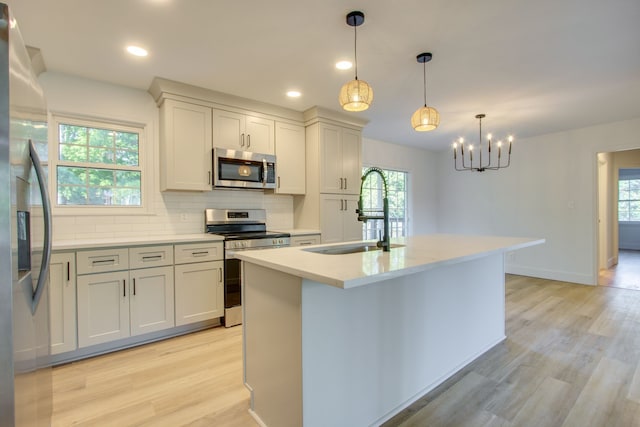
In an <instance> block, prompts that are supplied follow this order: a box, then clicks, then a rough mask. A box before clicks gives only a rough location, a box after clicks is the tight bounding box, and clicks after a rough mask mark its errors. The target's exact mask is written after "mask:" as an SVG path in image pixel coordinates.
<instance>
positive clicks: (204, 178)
mask: <svg viewBox="0 0 640 427" xmlns="http://www.w3.org/2000/svg"><path fill="white" fill-rule="evenodd" d="M211 120H212V109H211V108H209V107H204V106H201V105H195V104H190V103H187V102H182V101H176V100H173V99H166V100H164V102H163V103H162V105H161V107H160V190H162V191H166V190H190V191H208V190H211V178H212V176H211V173H212V171H211V168H212V160H211V147H212V146H211V129H212V127H211Z"/></svg>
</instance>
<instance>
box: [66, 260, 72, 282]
mask: <svg viewBox="0 0 640 427" xmlns="http://www.w3.org/2000/svg"><path fill="white" fill-rule="evenodd" d="M70 281H71V263H70V262H67V283H68V282H70Z"/></svg>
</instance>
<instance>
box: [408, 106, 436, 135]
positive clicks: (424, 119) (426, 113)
mask: <svg viewBox="0 0 640 427" xmlns="http://www.w3.org/2000/svg"><path fill="white" fill-rule="evenodd" d="M439 124H440V113H438V110H436V109H435V108H432V107H427V106H424V107H420V108H418V109H417V110H416V112H415V113H413V116H411V126H412V127H413V129H414V130H417V131H418V132H426V131H430V130H434V129H435V128H437V127H438V125H439Z"/></svg>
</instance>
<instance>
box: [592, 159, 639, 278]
mask: <svg viewBox="0 0 640 427" xmlns="http://www.w3.org/2000/svg"><path fill="white" fill-rule="evenodd" d="M597 247H598V270H599V273H598V285H599V286H612V287H618V288H625V289H634V290H640V150H628V151H619V152H610V153H598V246H597Z"/></svg>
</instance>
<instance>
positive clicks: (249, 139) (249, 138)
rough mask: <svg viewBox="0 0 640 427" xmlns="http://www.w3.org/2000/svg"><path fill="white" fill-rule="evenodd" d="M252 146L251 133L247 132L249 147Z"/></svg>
mask: <svg viewBox="0 0 640 427" xmlns="http://www.w3.org/2000/svg"><path fill="white" fill-rule="evenodd" d="M249 147H251V135H250V134H247V148H249Z"/></svg>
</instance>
